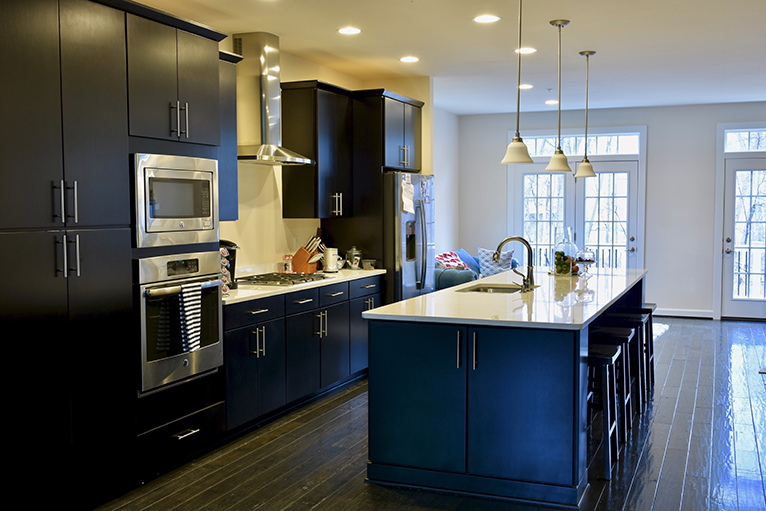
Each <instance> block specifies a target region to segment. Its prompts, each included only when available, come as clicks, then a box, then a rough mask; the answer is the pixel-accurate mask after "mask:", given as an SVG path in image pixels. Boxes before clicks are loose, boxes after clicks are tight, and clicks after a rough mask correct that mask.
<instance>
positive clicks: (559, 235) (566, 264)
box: [550, 227, 577, 276]
mask: <svg viewBox="0 0 766 511" xmlns="http://www.w3.org/2000/svg"><path fill="white" fill-rule="evenodd" d="M555 240H556V245H554V247H553V258H552V261H551V268H550V271H551V273H552V274H554V275H560V276H570V275H572V267H573V266H574V260H575V255H576V254H577V245H575V244H574V242H573V241H572V228H571V227H556V237H555Z"/></svg>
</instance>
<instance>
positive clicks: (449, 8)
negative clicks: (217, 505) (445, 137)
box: [140, 0, 766, 117]
mask: <svg viewBox="0 0 766 511" xmlns="http://www.w3.org/2000/svg"><path fill="white" fill-rule="evenodd" d="M140 3H142V4H146V5H148V6H151V7H154V8H156V9H159V10H162V11H166V12H169V13H171V14H174V15H176V16H179V17H182V18H187V19H189V20H192V21H196V22H198V23H202V24H204V25H208V26H210V27H213V28H215V29H217V30H219V31H221V32H224V33H227V34H234V33H244V32H261V31H263V32H271V33H273V34H276V35H278V36H279V38H280V48H281V50H282V51H283V52H285V53H289V54H292V55H295V56H297V57H301V58H303V59H306V60H308V61H311V62H315V63H317V64H320V65H323V66H326V67H328V68H331V69H334V70H337V71H339V72H343V73H345V74H348V75H351V76H354V77H357V78H360V79H376V78H390V77H395V78H401V77H407V76H431V77H432V78H433V84H434V103H435V106H437V107H439V108H442V109H444V110H447V111H449V112H452V113H455V114H459V115H462V114H483V113H498V112H513V111H515V100H516V96H515V86H516V55H515V53H513V50H514V49H515V47H516V41H517V32H516V31H517V17H518V1H517V0H505V1H500V0H140ZM487 13H491V14H496V15H498V16H500V17H501V18H502V19H501V21H499V22H497V23H494V24H490V25H482V24H478V23H475V22H473V21H471V20H472V18H473V17H474V16H477V15H479V14H487ZM554 19H569V20H571V23H570V24H569V25H568V26H566V27H564V28H563V30H562V41H563V42H562V87H561V88H562V101H561V106H562V109H563V110H570V109H581V108H583V107H584V104H585V58H584V57H581V56H580V55H578V52H579V51H581V50H595V51H596V52H597V53H596V55H595V56H593V57H591V60H590V100H589V106H590V107H591V108H613V107H633V106H663V105H683V104H697V103H725V102H740V101H763V100H766V27H765V26H764V19H766V1H765V0H737V1H728V2H727V1H722V0H719V1H713V0H533V1H530V0H527V1H526V2H524V18H523V24H522V25H523V26H522V29H523V33H522V43H523V45H524V46H533V47H535V48H537V49H538V51H537V53H534V54H532V55H528V56H524V58H523V60H522V73H521V80H522V83H530V84H532V85H534V88H533V89H531V90H525V91H522V92H521V109H522V111H546V110H555V109H556V107H555V106H547V105H545V104H544V101H545V100H546V99H551V98H554V99H555V96H556V93H557V90H556V86H557V67H556V66H557V64H556V62H557V44H558V43H557V29H556V28H555V27H553V26H551V25H550V24H549V21H550V20H554ZM348 25H353V26H356V27H358V28H360V29H361V30H362V33H361V34H359V35H356V36H343V35H341V34H338V32H337V30H338V29H339V28H342V27H345V26H348ZM405 55H416V56H418V57H419V58H420V61H419V62H417V63H415V64H404V63H402V62H400V61H399V58H400V57H402V56H405ZM547 89H551V91H550V92H549V91H548V90H547ZM419 99H422V98H419ZM764 117H766V112H764Z"/></svg>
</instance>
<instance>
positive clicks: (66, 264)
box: [56, 234, 69, 279]
mask: <svg viewBox="0 0 766 511" xmlns="http://www.w3.org/2000/svg"><path fill="white" fill-rule="evenodd" d="M56 245H61V247H62V250H61V252H62V254H63V256H64V269H63V270H59V269H58V267H57V268H56V273H63V274H64V278H65V279H66V278H68V277H69V260H68V258H67V238H66V234H64V235H63V236H62V237H61V241H59V240H56ZM56 259H57V260H58V255H57V256H56ZM56 266H58V265H56Z"/></svg>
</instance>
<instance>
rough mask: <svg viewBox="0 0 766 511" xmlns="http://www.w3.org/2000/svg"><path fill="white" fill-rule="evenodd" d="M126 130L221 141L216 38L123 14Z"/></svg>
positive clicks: (196, 140) (204, 141)
mask: <svg viewBox="0 0 766 511" xmlns="http://www.w3.org/2000/svg"><path fill="white" fill-rule="evenodd" d="M127 41H128V43H127V44H128V95H129V99H130V102H129V118H130V134H131V135H133V136H139V137H150V138H158V139H164V140H178V141H182V142H192V143H197V144H208V145H219V143H220V96H219V69H218V43H217V42H216V41H213V40H210V39H207V38H204V37H200V36H198V35H195V34H191V33H189V32H185V31H183V30H180V29H176V28H174V27H171V26H168V25H163V24H161V23H157V22H155V21H151V20H148V19H145V18H142V17H139V16H136V15H133V14H130V13H129V14H127Z"/></svg>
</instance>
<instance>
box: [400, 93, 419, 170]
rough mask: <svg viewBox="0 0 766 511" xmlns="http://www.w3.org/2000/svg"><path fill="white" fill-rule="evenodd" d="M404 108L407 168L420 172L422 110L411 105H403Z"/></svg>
mask: <svg viewBox="0 0 766 511" xmlns="http://www.w3.org/2000/svg"><path fill="white" fill-rule="evenodd" d="M402 106H403V108H404V146H405V148H406V149H405V159H406V161H407V164H406V165H405V166H406V167H407V168H410V169H416V170H420V169H421V168H422V164H421V151H420V141H421V139H422V126H421V122H422V110H421V109H420V108H418V107H416V106H414V105H410V104H409V103H403V105H402Z"/></svg>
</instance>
